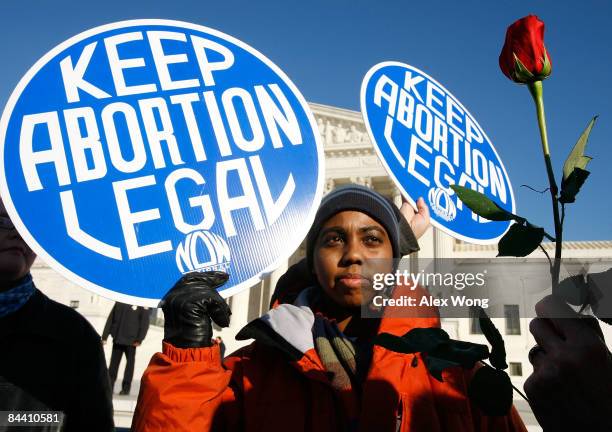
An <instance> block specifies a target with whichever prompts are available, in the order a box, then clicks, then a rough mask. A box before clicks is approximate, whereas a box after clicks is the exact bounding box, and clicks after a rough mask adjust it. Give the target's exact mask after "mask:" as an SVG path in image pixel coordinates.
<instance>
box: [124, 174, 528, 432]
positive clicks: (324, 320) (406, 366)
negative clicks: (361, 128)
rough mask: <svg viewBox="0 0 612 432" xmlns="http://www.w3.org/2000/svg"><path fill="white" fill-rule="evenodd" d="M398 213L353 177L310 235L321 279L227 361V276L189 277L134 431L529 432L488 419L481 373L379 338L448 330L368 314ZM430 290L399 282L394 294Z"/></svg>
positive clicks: (178, 289)
mask: <svg viewBox="0 0 612 432" xmlns="http://www.w3.org/2000/svg"><path fill="white" fill-rule="evenodd" d="M400 238H401V235H400V228H399V223H398V212H397V209H396V208H394V206H393V205H392V204H390V203H389V202H388V201H387V200H386V199H385V198H384V197H382V196H381V195H379V194H378V193H376V192H374V191H372V190H370V189H367V188H363V187H359V186H355V185H351V186H348V187H343V188H339V189H336V190H335V191H334V192H332V193H330V194H329V195H327V196H326V197H325V198H324V199H323V201H322V203H321V206H320V208H319V210H318V212H317V215H316V217H315V221H314V223H313V226H312V228H311V230H310V232H309V234H308V237H307V263H308V268H309V269H310V271H311V272H312V274H313V276H314V279H315V280H316V283H315V284H314V286H310V287H308V288H306V289H304V290H302V291H301V292H300V293H299V295H298V296H297V298H296V299H295V301H293V302H284V301H283V298H282V296H281V298H280V299H277V301H276V303H277V304H276V307H274V308H273V309H272V310H270V311H269V312H268V313H267V314H266V315H264V316H262V317H261V318H258V319H256V320H254V321H252V322H250V323H249V324H248V325H247V326H245V327H244V328H243V329H242V330H241V331H240V332H239V334H238V336H237V338H238V339H251V338H252V339H254V342H253V343H251V344H250V345H248V346H247V347H245V348H242V349H240V350H239V351H237V352H236V353H234V354H232V355H230V356H228V357H226V358H225V359H224V360H223V361H222V360H221V356H220V353H219V346H218V345H217V344H215V343H213V342H212V341H211V334H212V331H211V318H212V319H213V320H214V321H215V322H216V323H217V324H219V325H227V324H228V323H229V314H230V313H231V312H230V311H229V308H228V307H227V305H226V303H225V302H224V301H223V299H222V298H221V297H220V296H219V294H218V293H217V292H216V290H215V288H217V287H218V286H220V285H222V284H223V283H224V282H225V281H226V280H227V275H225V274H224V273H218V272H209V273H203V274H188V275H186V276H184V277H183V278H182V279H181V280H180V281H179V282H178V283H177V285H175V287H174V288H173V289H172V290H171V291H170V292H169V293H168V294H167V295H166V297H165V298H164V301H163V303H162V307H163V309H164V315H165V318H166V324H165V335H164V342H163V352H162V353H157V354H155V356H154V357H153V358H152V360H151V363H150V364H149V367H148V368H147V370H146V371H145V374H144V376H143V378H142V384H141V390H140V394H139V398H138V405H137V407H136V412H135V414H134V420H133V424H132V429H133V430H134V431H138V432H145V431H146V432H153V431H189V432H195V431H198V432H200V431H217V430H218V431H264V430H265V431H289V430H290V431H303V432H311V431H312V432H314V431H317V432H324V431H330V432H331V431H389V432H394V431H402V432H408V431H410V432H414V431H419V432H420V431H423V432H437V431H439V432H442V431H449V432H468V431H470V432H472V431H474V432H476V431H482V432H484V431H489V432H493V431H495V432H515V431H526V429H525V426H524V425H523V423H522V421H521V419H520V418H519V416H518V414H517V412H516V410H515V409H514V408H512V409H511V410H510V411H509V412H508V414H507V415H505V416H499V417H487V416H485V415H483V414H482V413H481V411H480V410H479V409H478V408H477V407H475V406H474V405H473V404H472V403H471V402H470V400H469V399H468V398H467V384H468V383H469V380H470V378H471V376H472V371H471V370H465V369H462V368H459V367H456V368H449V369H446V370H445V371H444V372H443V381H442V382H440V381H438V380H436V379H435V378H433V377H432V376H431V375H430V374H429V372H428V371H427V369H426V367H425V366H424V362H423V358H422V357H421V355H420V354H416V355H414V354H401V353H397V352H393V351H390V350H387V349H385V348H383V347H382V346H379V345H374V344H373V340H374V338H375V337H376V335H377V334H380V333H390V334H392V335H396V336H402V335H404V334H405V333H407V332H408V331H410V330H411V329H413V328H421V327H440V321H439V318H438V317H437V313H436V311H435V310H420V311H416V312H415V316H413V317H393V316H389V315H388V314H385V315H383V317H382V318H378V319H372V318H362V317H361V306H362V305H363V304H368V303H370V301H371V299H372V297H373V295H374V291H373V289H372V280H373V275H374V274H376V273H388V272H391V271H393V270H394V262H397V260H395V261H394V259H397V258H400V257H401V251H402V247H401V241H400ZM415 293H416V295H418V294H419V293H420V294H426V293H425V292H424V290H419V289H417V290H416V291H411V290H410V289H408V288H406V287H396V288H395V291H394V293H393V296H394V297H396V296H397V297H398V296H400V295H411V296H414V295H415Z"/></svg>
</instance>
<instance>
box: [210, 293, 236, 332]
mask: <svg viewBox="0 0 612 432" xmlns="http://www.w3.org/2000/svg"><path fill="white" fill-rule="evenodd" d="M207 312H208V315H209V316H210V318H211V319H212V320H213V321H214V322H215V324H217V325H218V326H219V327H228V326H229V323H230V315H231V314H232V311H231V309H230V307H229V306H228V304H227V303H226V302H225V300H224V299H223V297H221V296H220V295H219V293H218V292H217V291H213V292H212V293H211V295H210V299H209V302H208V306H207Z"/></svg>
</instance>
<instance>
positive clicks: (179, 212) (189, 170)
mask: <svg viewBox="0 0 612 432" xmlns="http://www.w3.org/2000/svg"><path fill="white" fill-rule="evenodd" d="M323 160H324V156H323V149H322V145H321V143H320V140H319V134H318V132H317V127H316V123H315V121H314V117H313V115H312V113H311V112H310V110H309V107H308V105H307V104H306V101H305V100H304V98H303V96H302V95H301V94H300V93H299V91H298V90H297V88H296V87H295V85H294V84H293V83H292V82H291V81H290V80H289V78H288V77H287V76H286V75H285V74H284V73H283V72H282V71H281V70H280V69H279V68H278V67H277V66H275V65H274V64H273V63H272V62H271V61H270V60H269V59H267V58H266V57H264V56H263V55H262V54H261V53H259V52H258V51H256V50H255V49H253V48H252V47H250V46H248V45H246V44H245V43H243V42H241V41H239V40H237V39H235V38H233V37H230V36H228V35H226V34H223V33H221V32H218V31H216V30H212V29H209V28H206V27H202V26H199V25H194V24H189V23H184V22H178V21H168V20H134V21H124V22H119V23H114V24H109V25H105V26H101V27H97V28H94V29H92V30H89V31H86V32H84V33H81V34H79V35H77V36H75V37H73V38H71V39H69V40H68V41H66V42H64V43H62V44H60V45H59V46H57V47H56V48H54V49H53V50H51V51H50V52H49V53H47V54H46V55H45V56H44V57H43V58H41V59H40V60H39V61H38V62H37V63H36V64H35V65H34V66H33V67H32V68H31V69H30V70H29V71H28V72H27V74H26V75H25V76H24V77H23V79H22V80H21V81H20V82H19V84H18V86H17V88H16V89H15V91H14V92H13V94H12V95H11V97H10V99H9V101H8V103H7V106H6V108H5V110H4V113H3V115H2V119H1V120H0V161H1V164H2V165H1V166H2V169H1V173H0V193H1V196H2V199H3V201H4V204H5V206H6V208H7V211H8V213H9V215H10V217H11V219H12V220H13V222H14V223H15V226H16V227H17V229H18V230H19V232H20V234H21V235H22V236H23V238H24V239H25V240H26V242H27V243H28V244H29V245H30V246H31V247H32V248H33V249H34V251H35V252H36V253H37V254H38V255H39V256H41V257H42V258H43V259H44V260H45V261H46V262H47V263H48V264H49V265H51V266H52V267H54V268H55V269H56V270H57V271H59V272H60V273H62V274H63V275H64V276H66V277H67V278H69V279H70V280H72V281H74V282H76V283H78V284H80V285H81V286H83V287H85V288H88V289H90V290H93V291H95V292H97V293H99V294H102V295H105V296H107V297H110V298H113V299H114V300H117V301H122V302H126V303H132V304H140V305H143V306H156V305H157V303H158V301H159V299H160V298H161V297H162V296H163V295H164V294H165V293H166V292H167V291H168V289H169V288H171V287H172V285H173V284H174V283H175V282H176V281H177V280H178V279H179V278H180V276H181V275H182V274H184V273H187V272H190V271H208V270H222V271H226V272H227V273H229V275H230V278H229V281H228V283H227V284H226V285H225V286H224V287H222V288H221V293H222V295H223V296H224V297H227V296H229V295H232V294H234V293H236V292H238V291H240V290H242V289H245V288H248V287H250V286H252V285H253V284H254V283H255V282H257V281H258V280H259V278H260V277H261V275H262V274H263V273H265V272H268V271H271V270H272V269H274V268H275V267H276V266H278V265H279V264H280V263H281V262H282V260H285V259H287V258H288V257H289V255H290V254H291V253H292V252H293V251H294V250H295V249H296V248H297V247H298V246H299V244H300V242H301V241H302V239H303V238H304V237H305V236H306V233H307V231H308V228H309V227H310V224H311V222H312V220H313V219H314V214H315V212H316V209H317V207H318V204H319V202H320V199H321V195H322V190H323V175H324V167H323Z"/></svg>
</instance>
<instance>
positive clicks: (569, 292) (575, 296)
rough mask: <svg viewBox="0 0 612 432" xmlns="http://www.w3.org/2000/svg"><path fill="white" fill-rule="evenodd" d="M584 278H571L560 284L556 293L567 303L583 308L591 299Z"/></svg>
mask: <svg viewBox="0 0 612 432" xmlns="http://www.w3.org/2000/svg"><path fill="white" fill-rule="evenodd" d="M588 288H589V287H588V285H587V283H586V281H585V280H584V276H583V275H581V274H579V275H576V276H570V277H568V278H565V279H563V280H562V281H561V282H559V286H558V287H557V290H556V292H555V294H556V295H558V296H559V297H561V298H562V299H563V300H564V301H566V302H567V303H569V304H571V305H574V306H581V305H583V304H584V303H586V301H587V300H588V298H589V289H588Z"/></svg>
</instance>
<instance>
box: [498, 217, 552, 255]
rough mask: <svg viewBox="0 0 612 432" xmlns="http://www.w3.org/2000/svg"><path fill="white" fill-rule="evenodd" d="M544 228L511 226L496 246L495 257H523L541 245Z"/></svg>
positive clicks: (528, 225) (516, 224)
mask: <svg viewBox="0 0 612 432" xmlns="http://www.w3.org/2000/svg"><path fill="white" fill-rule="evenodd" d="M543 238H544V228H540V227H536V226H533V225H530V224H527V225H526V226H525V225H521V224H518V223H515V224H513V225H512V226H511V227H510V229H509V230H508V232H507V233H506V234H505V235H504V236H503V237H502V238H501V240H500V241H499V244H498V245H497V250H498V254H497V256H515V257H524V256H527V255H529V254H530V253H531V252H533V251H534V250H535V249H536V248H537V247H538V246H539V245H540V243H542V239H543Z"/></svg>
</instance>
